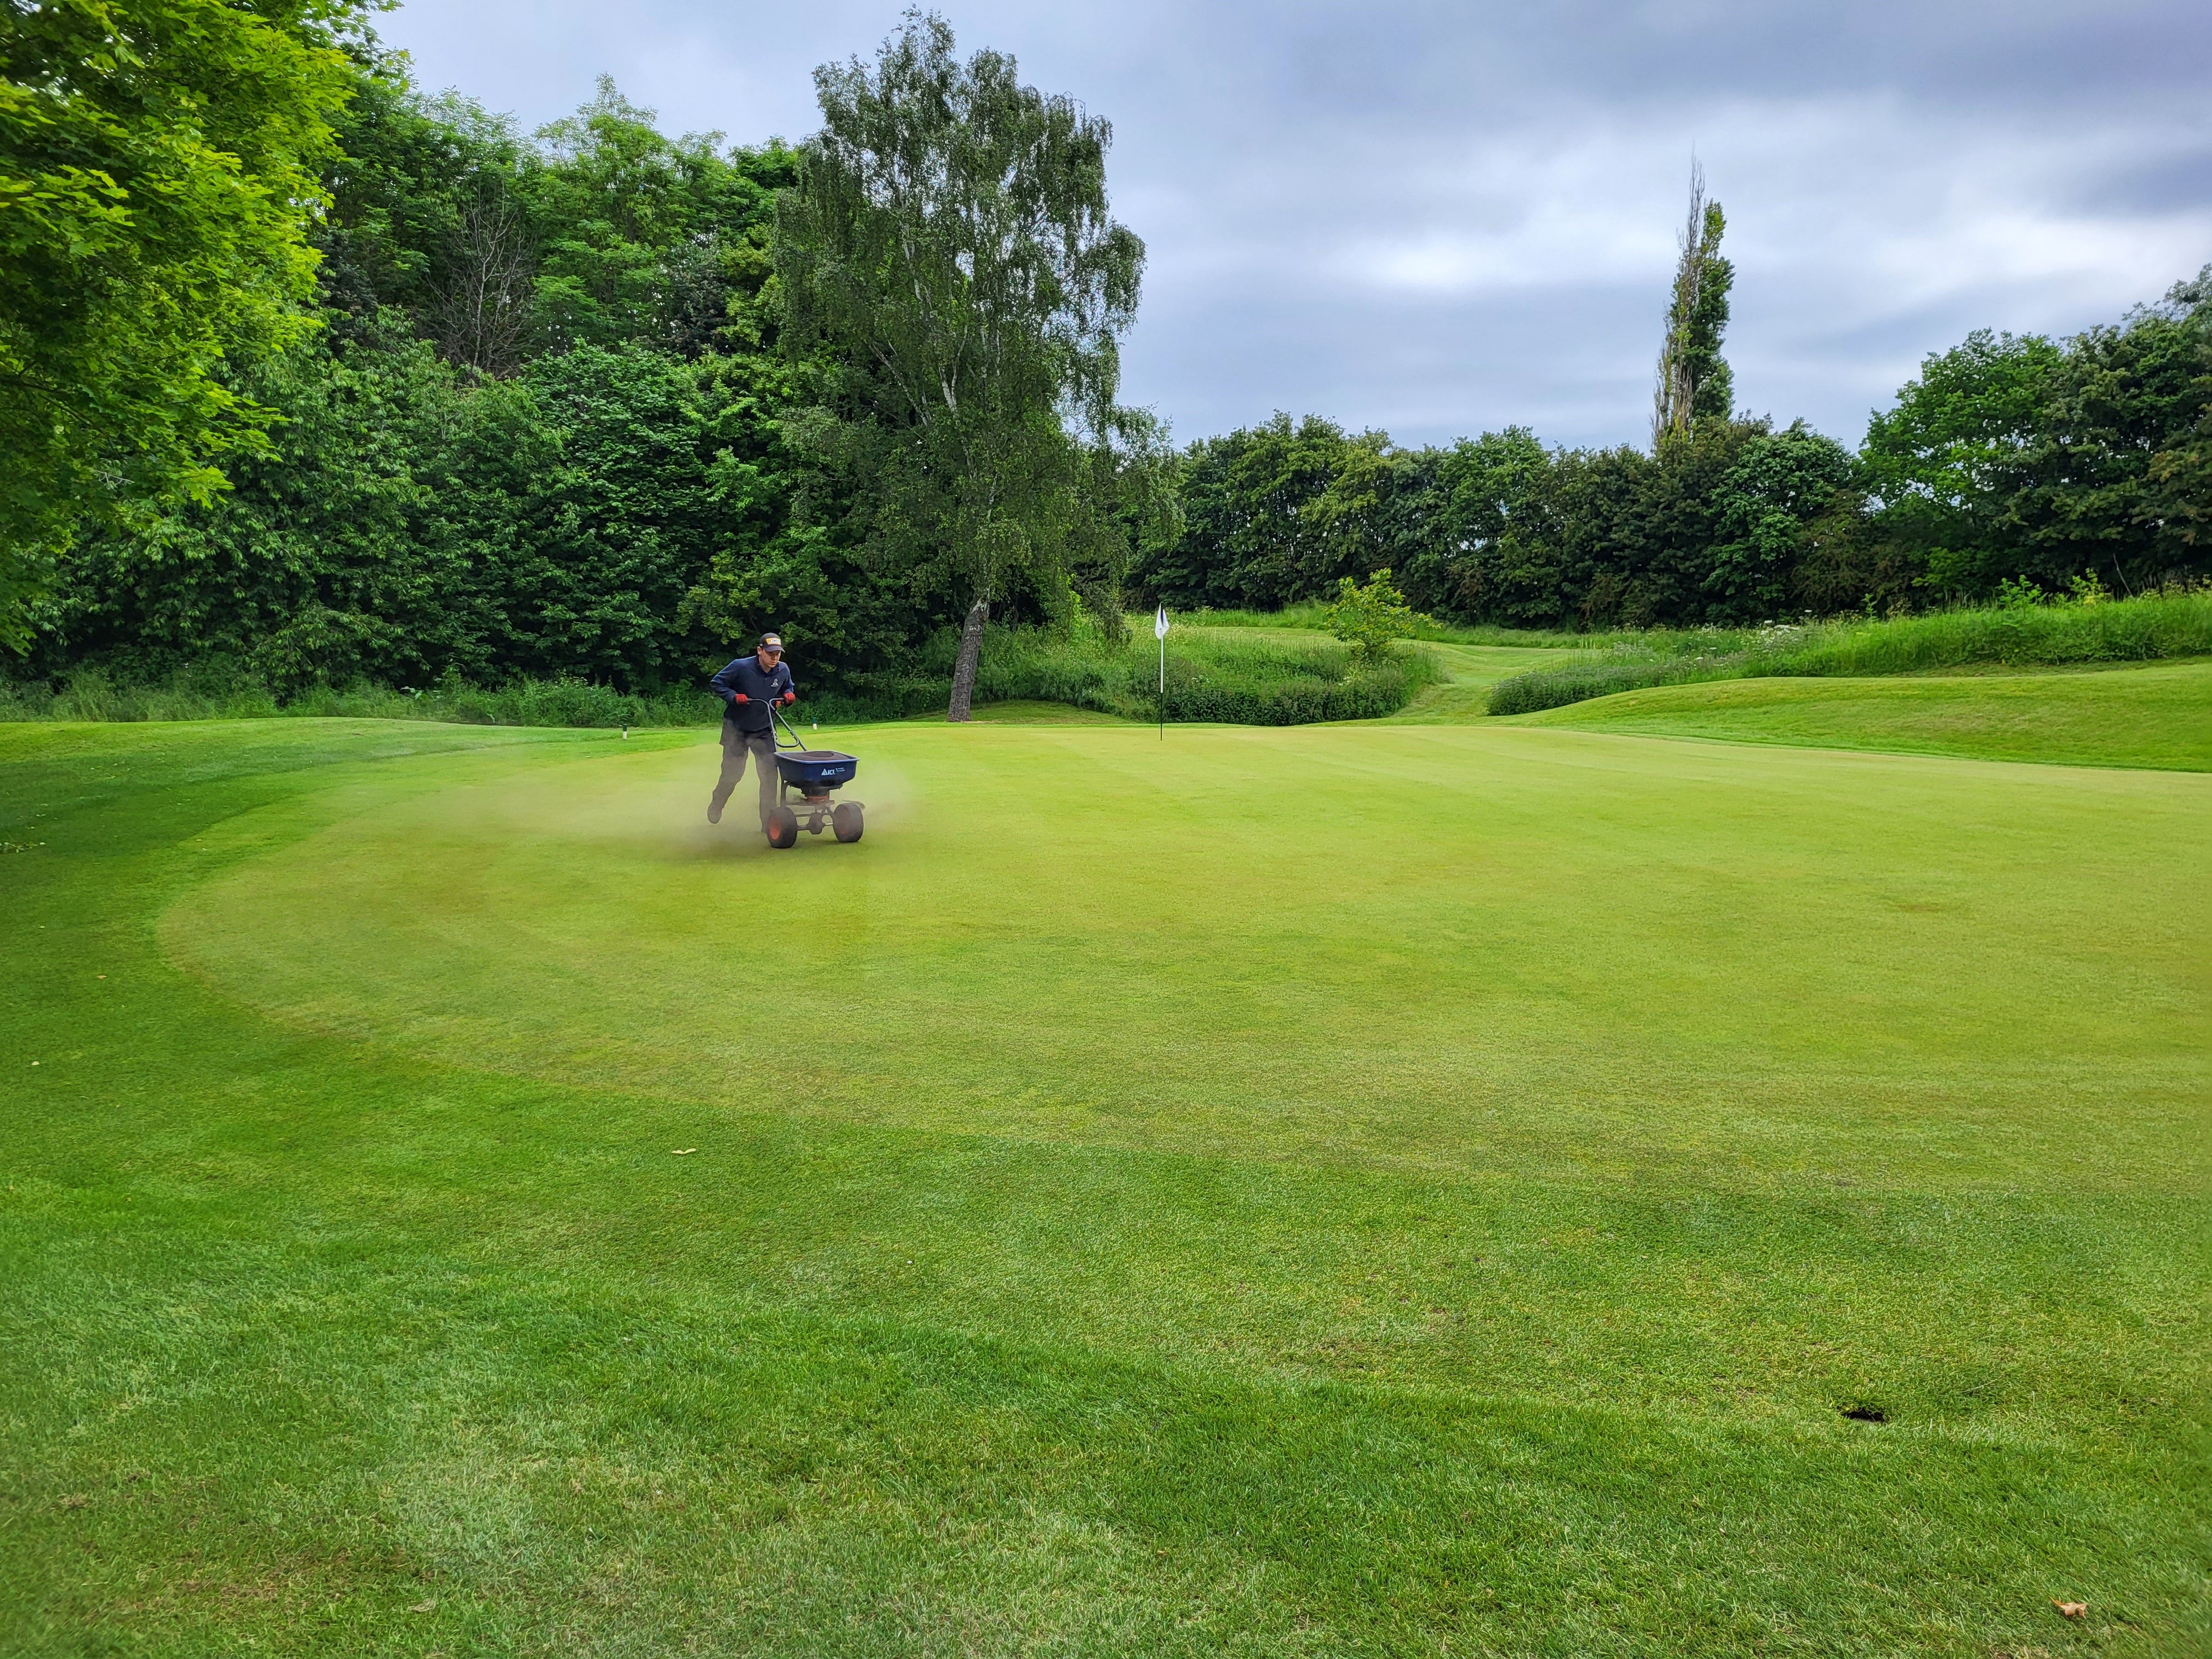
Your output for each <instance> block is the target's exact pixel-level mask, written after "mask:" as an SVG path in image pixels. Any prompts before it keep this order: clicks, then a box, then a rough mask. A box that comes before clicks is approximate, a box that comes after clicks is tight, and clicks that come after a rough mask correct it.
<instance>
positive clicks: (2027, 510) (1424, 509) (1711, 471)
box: [1133, 188, 2212, 629]
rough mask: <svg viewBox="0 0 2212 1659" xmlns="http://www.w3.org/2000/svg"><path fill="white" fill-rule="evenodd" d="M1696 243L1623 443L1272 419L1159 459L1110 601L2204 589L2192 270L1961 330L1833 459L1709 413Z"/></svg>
mask: <svg viewBox="0 0 2212 1659" xmlns="http://www.w3.org/2000/svg"><path fill="white" fill-rule="evenodd" d="M1721 225H1722V219H1721V215H1720V210H1719V208H1718V206H1717V204H1710V203H1706V202H1705V201H1704V200H1703V192H1702V189H1701V188H1699V189H1695V190H1693V206H1692V231H1691V234H1687V235H1686V237H1685V239H1684V248H1685V252H1684V260H1683V271H1684V274H1683V276H1680V277H1678V280H1677V283H1676V287H1675V295H1674V305H1673V307H1671V308H1670V311H1669V314H1668V328H1667V331H1666V341H1667V344H1666V346H1665V347H1664V348H1663V349H1662V361H1661V363H1660V368H1659V373H1658V376H1657V381H1658V392H1657V397H1656V409H1655V415H1654V422H1653V428H1654V430H1653V442H1652V445H1651V447H1650V448H1649V449H1641V448H1637V447H1631V446H1626V445H1623V446H1620V447H1613V448H1597V449H1573V448H1564V447H1548V448H1547V447H1546V446H1545V445H1543V444H1542V443H1541V442H1540V441H1538V440H1537V438H1536V436H1535V435H1534V434H1533V433H1531V432H1529V431H1528V430H1526V429H1525V428H1517V427H1516V428H1507V429H1506V430H1504V431H1503V432H1492V433H1486V434H1485V435H1482V436H1481V437H1480V438H1475V439H1469V440H1463V441H1461V442H1458V443H1455V444H1453V445H1450V446H1449V447H1427V448H1422V449H1401V448H1399V447H1396V446H1395V445H1393V444H1392V443H1391V441H1390V440H1389V435H1387V434H1384V433H1380V432H1361V433H1352V432H1346V431H1345V430H1344V429H1343V428H1340V427H1339V426H1337V425H1335V424H1334V423H1333V422H1329V421H1327V420H1324V419H1322V418H1320V417H1318V416H1308V417H1306V418H1305V419H1303V420H1300V421H1297V422H1293V421H1292V420H1291V418H1290V417H1289V416H1285V415H1278V416H1275V417H1274V418H1273V420H1271V421H1268V422H1265V423H1263V424H1261V425H1259V426H1255V427H1251V428H1245V429H1243V430H1241V431H1237V432H1232V433H1230V434H1229V435H1226V436H1225V437H1219V438H1211V439H1206V440H1204V441H1200V442H1198V443H1195V444H1193V445H1191V446H1190V447H1188V449H1187V450H1186V451H1185V452H1184V453H1183V455H1182V465H1181V469H1180V476H1179V480H1178V497H1179V501H1180V504H1181V508H1182V530H1181V534H1180V535H1179V536H1178V537H1177V538H1176V539H1175V540H1173V541H1172V542H1171V543H1168V544H1162V545H1159V546H1158V547H1156V548H1153V549H1152V550H1147V551H1146V553H1145V554H1144V555H1143V556H1141V557H1140V558H1139V561H1138V563H1137V565H1136V567H1135V569H1134V571H1133V582H1134V585H1135V586H1137V587H1138V588H1139V589H1140V590H1141V591H1142V592H1143V593H1144V594H1145V595H1146V597H1147V598H1148V599H1158V601H1160V602H1162V603H1164V604H1168V605H1176V606H1182V607H1195V606H1201V605H1203V606H1212V607H1217V608H1249V609H1256V610H1273V609H1276V608H1278V607H1279V606H1281V605H1289V604H1295V603H1297V602H1300V601H1304V600H1310V599H1322V598H1326V597H1328V595H1330V594H1331V593H1333V592H1334V591H1335V590H1336V586H1337V584H1338V582H1339V581H1340V580H1341V579H1343V578H1345V577H1346V576H1352V577H1358V576H1364V574H1367V573H1368V572H1370V571H1372V570H1376V569H1378V568H1384V567H1388V568H1390V569H1391V570H1392V571H1394V572H1395V573H1396V574H1397V576H1398V579H1399V583H1400V586H1401V588H1402V589H1403V591H1404V592H1405V593H1406V595H1407V599H1409V600H1410V601H1411V602H1412V603H1413V604H1414V605H1416V606H1418V607H1419V609H1421V610H1423V611H1427V612H1428V613H1430V614H1431V615H1433V616H1436V617H1443V618H1448V619H1452V620H1457V621H1463V622H1469V623H1501V624H1505V625H1509V626H1522V627H1543V628H1568V629H1592V628H1609V627H1618V626H1627V627H1647V626H1651V625H1655V624H1667V625H1675V626H1682V625H1699V624H1721V625H1742V624H1755V623H1761V622H1768V621H1774V620H1778V619H1781V618H1784V617H1797V616H1802V615H1805V614H1808V613H1809V614H1812V615H1815V616H1821V617H1827V616H1834V615H1838V614H1839V613H1842V612H1845V611H1865V612H1869V613H1879V614H1883V615H1889V614H1897V613H1901V612H1905V611H1919V610H1926V609H1931V608H1937V607H1941V606H1944V605H1957V604H1972V603H1980V602H1984V601H1986V600H1988V599H1992V598H1994V597H1996V595H1997V594H1998V593H1999V592H2000V590H2001V589H2004V590H2006V591H2008V592H2026V593H2033V592H2051V593H2061V592H2068V591H2069V590H2070V589H2072V588H2074V587H2075V586H2077V585H2088V584H2094V585H2095V586H2100V587H2101V588H2103V589H2105V590H2106V591H2109V592H2114V593H2120V594H2125V593H2135V592H2147V591H2152V590H2155V589H2158V588H2160V587H2162V586H2172V585H2175V584H2190V583H2195V582H2201V581H2203V580H2205V578H2206V577H2207V575H2208V574H2212V267H2208V268H2207V270H2205V271H2204V272H2203V273H2202V274H2200V275H2199V276H2197V278H2196V279H2195V280H2194V281H2191V282H2186V283H2177V284H2175V285H2174V287H2173V288H2172V289H2171V290H2170V291H2169V292H2168V294H2167V295H2166V297H2165V299H2164V300H2163V301H2160V302H2159V303H2156V304H2152V305H2147V306H2143V307H2139V308H2137V309H2136V310H2135V311H2134V312H2132V313H2130V314H2129V315H2128V316H2127V317H2126V318H2124V319H2122V320H2121V321H2119V322H2118V323H2116V324H2113V325H2108V326H2101V327H2097V328H2092V329H2089V330H2087V331H2085V332H2083V333H2081V334H2080V335H2077V336H2075V337H2071V338H2069V339H2063V340H2055V341H2054V340H2050V339H2046V338H2044V337H2039V336H2027V337H2015V336H2012V335H2007V334H1996V333H1991V332H1989V331H1980V332H1977V333H1975V334H1972V335H1971V336H1970V337H1968V338H1967V339H1966V341H1965V343H1962V344H1960V345H1958V346H1956V347H1954V348H1953V349H1950V350H1948V351H1945V352H1941V353H1937V354H1934V355H1931V356H1929V358H1928V359H1927V360H1926V362H1924V363H1923V365H1922V368H1921V373H1920V375H1919V377H1918V378H1917V379H1916V380H1913V381H1911V383H1910V384H1908V385H1907V386H1905V388H1904V389H1903V391H1902V392H1900V393H1899V398H1898V401H1897V404H1896V406H1895V407H1894V408H1893V409H1891V410H1887V411H1886V412H1884V413H1882V414H1879V415H1877V416H1875V417H1874V420H1873V422H1872V423H1871V425H1870V426H1869V430H1868V433H1867V435H1866V439H1865V441H1864V442H1863V444H1862V445H1861V446H1860V447H1859V448H1858V450H1857V452H1856V453H1854V452H1852V451H1850V450H1848V449H1846V448H1845V447H1844V446H1843V445H1842V444H1840V443H1838V442H1837V441H1835V440H1833V439H1832V438H1828V437H1825V436H1823V435H1820V434H1819V433H1817V432H1814V431H1813V430H1811V429H1810V428H1808V427H1807V426H1806V425H1805V424H1804V423H1803V422H1791V423H1790V425H1788V426H1786V427H1782V428H1777V427H1776V425H1775V424H1774V423H1773V422H1771V421H1769V420H1765V419H1754V418H1750V417H1747V416H1745V415H1743V414H1741V413H1739V412H1735V411H1732V410H1730V409H1729V403H1728V397H1727V393H1728V384H1729V382H1728V368H1727V364H1726V362H1725V360H1724V359H1723V358H1722V357H1721V356H1719V354H1718V345H1719V341H1720V337H1721V334H1722V331H1723V329H1724V328H1725V326H1726V323H1727V306H1726V295H1727V289H1728V283H1729V276H1730V274H1731V273H1730V272H1729V269H1728V266H1727V262H1726V261H1725V260H1723V259H1719V258H1718V257H1717V244H1718V240H1719V235H1720V229H1721ZM1700 266H1702V267H1703V269H1702V270H1700V269H1699V267H1700Z"/></svg>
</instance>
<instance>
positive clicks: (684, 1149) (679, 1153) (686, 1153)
mask: <svg viewBox="0 0 2212 1659" xmlns="http://www.w3.org/2000/svg"><path fill="white" fill-rule="evenodd" d="M698 1150H699V1149H698V1148H697V1147H696V1146H678V1148H677V1149H676V1152H675V1153H674V1156H676V1157H678V1158H689V1157H690V1156H691V1154H692V1153H694V1152H697V1151H698Z"/></svg>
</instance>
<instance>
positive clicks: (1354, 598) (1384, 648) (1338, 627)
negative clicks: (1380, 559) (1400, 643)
mask: <svg viewBox="0 0 2212 1659" xmlns="http://www.w3.org/2000/svg"><path fill="white" fill-rule="evenodd" d="M1426 620H1427V619H1426V618H1425V617H1422V616H1420V615H1419V613H1418V612H1416V611H1414V610H1413V607H1412V606H1411V605H1407V603H1406V596H1405V595H1404V594H1403V593H1401V592H1399V591H1398V585H1397V584H1396V583H1395V582H1394V581H1392V580H1390V572H1389V570H1388V569H1387V568H1386V569H1382V570H1378V571H1376V573H1375V574H1373V575H1371V576H1370V577H1369V578H1368V579H1367V581H1366V583H1365V585H1364V586H1362V585H1361V584H1360V583H1358V582H1356V581H1354V580H1352V578H1351V577H1349V576H1344V577H1340V578H1339V579H1338V581H1337V584H1336V603H1335V604H1334V605H1331V606H1329V608H1328V631H1329V632H1330V633H1332V634H1334V635H1336V637H1337V638H1339V639H1340V640H1342V641H1345V643H1346V644H1347V645H1349V646H1351V647H1352V649H1353V650H1355V651H1356V652H1358V653H1359V655H1360V656H1361V657H1363V658H1364V659H1367V660H1369V661H1370V662H1371V661H1375V660H1377V659H1381V658H1383V657H1386V656H1388V655H1389V653H1390V642H1391V641H1393V640H1402V639H1404V638H1405V637H1406V636H1407V635H1409V634H1411V633H1412V632H1413V625H1414V624H1415V623H1419V622H1424V621H1426Z"/></svg>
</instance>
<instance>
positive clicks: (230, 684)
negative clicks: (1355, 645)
mask: <svg viewBox="0 0 2212 1659" xmlns="http://www.w3.org/2000/svg"><path fill="white" fill-rule="evenodd" d="M957 645H958V641H957V635H951V634H947V635H944V636H942V637H940V638H939V639H937V640H933V641H931V643H930V645H929V647H927V649H926V650H925V651H924V652H923V653H922V658H921V663H920V664H919V665H918V666H917V667H916V668H915V670H913V671H908V672H904V673H890V674H878V675H874V676H866V677H861V678H859V680H858V681H857V683H856V684H854V686H853V687H851V688H850V689H848V690H840V691H824V692H821V693H815V694H809V695H808V696H806V697H805V700H804V701H803V702H801V704H800V705H799V712H800V713H802V714H804V716H805V718H807V719H809V720H821V721H823V722H825V723H828V724H831V725H848V724H854V723H857V722H859V721H862V720H895V719H898V718H900V717H902V716H904V715H908V714H922V713H927V712H928V711H931V710H934V709H942V708H944V707H945V701H946V694H947V691H948V689H949V687H950V685H951V678H952V656H953V653H954V651H955V650H956V649H957ZM1148 645H1149V641H1147V642H1146V645H1140V646H1132V647H1113V646H1110V645H1109V644H1108V643H1107V642H1106V641H1103V640H1102V639H1100V638H1099V637H1098V636H1097V635H1096V634H1095V633H1087V632H1085V631H1083V630H1080V629H1079V630H1077V631H1075V632H1073V633H1071V634H1066V635H1059V634H1052V633H1046V632H1041V631H1037V630H1033V629H994V630H992V631H991V632H990V633H989V634H987V635H986V636H985V642H984V648H983V659H982V662H981V667H980V669H979V671H978V673H977V677H976V684H975V698H976V701H977V702H984V703H989V702H1012V701H1016V700H1036V701H1040V702H1060V703H1068V704H1072V705H1073V706H1074V707H1076V708H1091V709H1097V710H1101V711H1103V712H1104V713H1107V714H1118V715H1121V716H1122V717H1124V718H1126V719H1131V720H1150V719H1152V718H1153V717H1154V716H1155V715H1156V714H1158V712H1159V702H1160V698H1159V689H1158V659H1156V658H1155V656H1154V655H1153V653H1152V651H1151V650H1150V649H1148V648H1146V646H1148ZM1436 678H1438V672H1437V666H1436V665H1435V663H1434V661H1433V660H1432V659H1431V658H1430V657H1429V655H1428V653H1425V652H1422V651H1419V650H1417V649H1416V650H1406V649H1401V650H1399V651H1396V652H1394V653H1392V654H1391V655H1390V656H1389V657H1388V658H1387V659H1384V660H1383V661H1382V662H1380V663H1364V662H1362V661H1360V660H1359V659H1358V658H1357V657H1356V656H1355V655H1354V653H1352V651H1351V650H1350V649H1349V648H1348V647H1344V646H1341V645H1338V644H1337V643H1335V642H1334V641H1329V640H1326V639H1322V638H1318V637H1316V639H1314V640H1313V641H1311V642H1310V643H1309V642H1307V641H1297V642H1295V643H1291V642H1286V641H1282V640H1279V639H1267V640H1261V639H1252V640H1249V641H1248V640H1238V639H1235V638H1229V639H1223V638H1219V637H1214V638H1211V639H1209V638H1205V637H1202V636H1200V635H1190V634H1185V635H1179V636H1178V637H1177V638H1176V639H1175V640H1174V641H1172V643H1171V645H1170V651H1169V655H1168V688H1167V713H1168V718H1169V719H1170V720H1222V721H1227V722H1231V723H1233V724H1237V725H1246V726H1294V725H1300V724H1304V723H1306V722H1309V721H1313V720H1362V719H1370V718H1373V717H1375V716H1376V715H1381V714H1393V713H1395V712H1396V711H1397V710H1398V709H1400V708H1403V707H1405V705H1406V703H1407V702H1408V701H1410V700H1411V698H1412V696H1413V693H1414V692H1415V691H1417V690H1419V689H1420V688H1421V687H1422V686H1424V685H1426V684H1430V683H1431V682H1432V681H1434V680H1435V679H1436ZM721 713H722V706H721V703H720V700H719V699H717V698H716V697H714V696H713V694H712V693H710V692H708V690H706V689H705V688H704V686H703V684H702V685H701V686H700V687H698V688H696V689H694V688H690V687H679V688H675V689H671V690H661V691H657V692H653V693H647V694H641V693H636V692H627V691H617V690H613V689H611V688H610V687H607V686H604V685H592V684H587V683H586V682H585V681H582V680H574V679H557V680H523V681H518V682H515V683H514V684H509V685H506V686H501V687H496V688H484V687H480V686H472V685H466V684H460V683H459V682H453V681H448V682H447V683H444V684H439V685H436V686H432V687H428V688H424V689H422V690H413V689H401V690H393V689H392V688H390V687H386V686H376V685H359V686H352V687H346V688H332V687H328V686H319V687H314V688H312V689H310V690H307V691H304V692H302V693H301V694H300V695H299V696H296V697H293V698H289V699H283V700H280V699H279V698H277V697H276V696H274V695H273V694H272V693H271V692H270V690H269V688H268V687H267V686H266V685H264V684H261V683H260V682H259V681H258V680H256V679H253V678H248V677H245V676H242V675H241V674H240V673H239V672H238V671H235V670H234V668H232V667H231V666H230V665H226V664H221V663H216V664H209V665H201V666H198V667H195V668H187V669H183V670H179V671H177V672H176V673H173V674H172V675H171V676H170V677H169V678H167V679H166V680H162V681H159V682H156V683H153V684H135V685H134V684H118V683H117V682H116V681H114V680H113V679H112V678H109V676H108V675H107V674H106V673H105V672H103V671H101V670H100V669H98V668H81V669H78V670H76V671H75V672H73V673H72V674H70V676H69V677H68V678H67V679H66V680H64V682H63V683H62V684H59V685H58V686H56V685H52V684H46V683H41V682H32V683H29V684H10V683H8V682H5V681H0V720H257V719H267V718H271V717H279V716H300V715H306V716H323V717H329V716H343V717H350V718H355V719H369V720H447V721H453V722H457V723H460V724H465V725H474V726H595V727H609V728H611V727H614V726H641V727H642V726H705V725H712V724H713V723H714V721H715V720H718V719H720V716H721Z"/></svg>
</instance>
